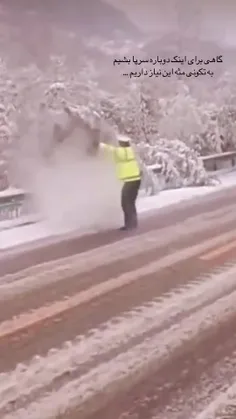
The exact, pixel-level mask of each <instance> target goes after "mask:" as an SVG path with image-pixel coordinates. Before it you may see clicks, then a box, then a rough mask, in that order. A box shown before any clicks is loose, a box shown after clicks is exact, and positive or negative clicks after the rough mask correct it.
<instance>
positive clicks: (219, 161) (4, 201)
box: [0, 151, 236, 221]
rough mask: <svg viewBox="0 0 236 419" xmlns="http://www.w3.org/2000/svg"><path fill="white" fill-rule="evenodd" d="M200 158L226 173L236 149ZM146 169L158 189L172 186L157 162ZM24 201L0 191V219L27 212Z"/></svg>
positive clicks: (150, 191) (152, 189)
mask: <svg viewBox="0 0 236 419" xmlns="http://www.w3.org/2000/svg"><path fill="white" fill-rule="evenodd" d="M200 159H201V160H202V162H203V165H204V167H205V169H206V171H207V172H209V174H213V175H214V174H215V175H217V174H220V173H228V172H230V171H231V170H233V169H234V168H235V169H236V151H228V152H225V153H219V154H212V155H209V156H202V157H200ZM147 170H149V171H151V172H152V173H154V174H156V175H158V178H159V184H160V190H163V189H172V188H173V185H171V184H170V183H168V181H166V179H165V178H164V176H163V175H162V174H161V166H160V165H159V164H154V165H151V166H148V168H147ZM151 183H152V182H151ZM151 183H148V182H145V181H144V183H143V190H144V191H145V193H146V194H147V195H154V194H155V193H156V185H154V183H153V184H151ZM25 201H26V193H24V192H23V191H22V192H20V193H18V194H16V193H14V194H13V195H7V194H4V196H1V193H0V221H5V220H12V219H16V218H18V217H21V216H23V215H25V214H27V213H28V211H27V210H26V207H25V205H24V204H25Z"/></svg>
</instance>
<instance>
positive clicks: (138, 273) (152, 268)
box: [0, 231, 236, 340]
mask: <svg viewBox="0 0 236 419" xmlns="http://www.w3.org/2000/svg"><path fill="white" fill-rule="evenodd" d="M235 236H236V231H231V232H230V233H225V234H222V235H220V236H217V237H215V238H213V239H209V240H206V241H204V242H203V243H201V244H197V245H194V246H191V247H189V248H184V249H183V250H180V251H178V252H175V253H172V254H170V255H168V256H165V257H163V258H161V259H160V260H158V261H157V262H152V263H149V264H147V265H144V266H143V267H141V268H138V269H136V270H133V271H130V272H128V273H127V274H126V273H125V274H122V275H120V276H118V277H117V278H112V279H110V280H108V281H106V282H102V283H99V284H98V285H95V286H93V287H91V288H88V289H87V290H85V291H82V292H79V293H78V294H75V295H73V296H72V297H70V298H66V299H64V300H61V301H56V302H54V303H52V304H50V305H46V306H42V307H40V308H38V309H35V310H31V311H30V312H27V313H23V314H20V315H19V316H15V317H14V318H13V319H11V320H6V321H4V322H2V323H0V340H1V339H2V338H5V337H10V336H11V335H13V334H16V333H19V332H20V331H23V330H24V329H27V328H30V327H31V326H35V325H37V324H40V323H42V322H43V321H45V320H48V319H50V320H52V319H53V318H54V317H56V316H58V315H60V314H62V313H64V312H66V311H69V310H72V309H73V308H75V307H78V306H79V305H82V304H85V303H88V302H90V301H92V300H94V299H96V298H99V297H101V296H102V295H104V294H107V293H109V292H112V291H115V290H117V289H119V288H122V287H124V286H127V285H130V284H132V283H134V282H135V281H137V280H138V279H140V278H142V277H145V276H147V275H151V274H155V273H157V272H159V271H161V270H162V269H164V268H168V267H170V266H172V265H174V264H175V263H179V262H183V261H184V260H187V259H189V258H191V257H193V256H196V255H198V254H200V253H202V252H204V251H206V250H208V249H210V248H212V247H214V246H217V245H219V244H221V243H224V242H225V240H230V238H232V237H235ZM3 295H4V293H3ZM3 295H2V297H3Z"/></svg>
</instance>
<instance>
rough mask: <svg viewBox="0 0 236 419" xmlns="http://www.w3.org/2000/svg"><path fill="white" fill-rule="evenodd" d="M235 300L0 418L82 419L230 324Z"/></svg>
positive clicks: (214, 305)
mask: <svg viewBox="0 0 236 419" xmlns="http://www.w3.org/2000/svg"><path fill="white" fill-rule="evenodd" d="M235 299H236V291H234V292H232V293H230V294H229V295H226V296H224V297H222V298H220V299H218V300H217V301H215V302H214V303H212V304H210V305H207V306H206V307H205V308H203V309H201V310H199V311H197V312H195V313H193V314H191V315H190V316H189V317H187V318H185V319H183V320H181V321H180V322H179V324H174V325H173V326H171V327H169V328H168V329H167V330H164V331H162V332H160V333H157V334H155V335H154V336H151V337H149V338H146V339H145V340H144V341H143V342H142V343H140V344H138V345H136V346H134V347H133V348H131V349H129V350H127V351H126V352H124V353H120V354H119V355H117V356H116V357H115V358H112V359H111V360H109V361H107V362H104V363H101V364H99V365H98V366H96V367H94V368H92V369H91V370H90V371H89V372H88V373H87V374H85V375H83V376H81V377H79V378H77V379H74V380H73V381H70V382H69V383H67V384H65V385H63V386H62V387H61V388H60V389H58V390H57V391H52V392H51V393H49V394H45V395H43V396H42V397H41V398H39V399H38V400H36V401H34V402H32V403H31V404H29V405H28V406H26V407H25V408H23V409H17V408H16V410H15V411H14V412H13V411H11V413H9V414H5V415H3V414H2V419H41V418H42V417H43V418H44V419H50V418H55V416H56V415H57V414H59V413H60V414H61V413H66V412H67V410H68V408H70V409H71V408H77V409H78V417H80V418H81V419H82V418H83V417H84V415H85V413H86V414H87V413H88V411H90V412H92V411H94V410H95V409H97V408H98V407H101V406H102V405H103V404H104V403H106V402H107V401H108V400H109V399H110V398H111V397H113V396H114V393H116V392H118V391H119V389H120V388H121V386H122V389H123V390H124V388H126V389H127V390H128V389H129V388H130V386H132V385H134V384H135V382H137V380H140V379H141V378H142V377H144V376H146V375H147V374H148V373H149V372H150V371H152V372H153V371H154V370H158V369H159V368H160V367H161V366H162V365H163V364H164V363H166V362H167V361H168V360H169V359H170V358H171V356H172V355H173V354H174V352H175V351H177V350H179V349H181V347H183V345H185V344H186V343H187V342H189V341H191V340H193V339H196V338H198V339H199V338H201V336H202V335H203V334H204V333H207V332H208V331H209V330H211V329H212V328H213V327H219V325H220V324H222V323H223V322H226V321H229V320H230V318H231V317H232V316H233V315H235V312H236V308H235ZM207 419H209V417H208V418H207ZM214 419H215V418H214Z"/></svg>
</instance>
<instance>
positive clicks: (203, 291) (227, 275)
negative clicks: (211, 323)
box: [0, 265, 236, 419]
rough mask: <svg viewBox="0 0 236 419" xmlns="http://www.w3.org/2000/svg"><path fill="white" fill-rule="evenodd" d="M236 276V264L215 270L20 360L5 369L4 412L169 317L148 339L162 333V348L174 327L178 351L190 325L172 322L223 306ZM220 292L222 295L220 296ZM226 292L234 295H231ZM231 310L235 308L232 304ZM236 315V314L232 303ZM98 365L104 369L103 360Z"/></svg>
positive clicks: (0, 378)
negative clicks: (38, 354) (27, 360)
mask: <svg viewBox="0 0 236 419" xmlns="http://www.w3.org/2000/svg"><path fill="white" fill-rule="evenodd" d="M235 276H236V266H235V265H234V266H232V267H230V268H228V269H227V270H223V271H222V273H218V274H215V275H213V276H212V277H210V278H209V279H208V280H205V281H202V280H201V281H198V282H196V283H193V284H190V285H189V286H187V287H183V288H182V289H177V290H176V291H174V292H172V293H170V295H169V296H168V297H166V298H163V299H162V300H160V301H154V302H152V303H150V304H148V305H146V306H143V307H138V308H137V309H136V310H132V311H131V312H130V313H126V314H125V313H124V316H122V317H118V318H114V319H112V320H111V321H110V322H108V323H107V324H106V325H102V327H101V329H100V330H99V329H97V330H95V331H94V332H92V331H90V334H89V336H86V335H85V336H80V337H78V338H77V339H76V340H75V342H70V343H68V344H66V345H65V347H64V348H62V349H61V350H57V351H56V350H55V349H54V350H52V351H49V354H48V356H47V357H46V358H37V357H36V358H35V359H33V360H32V362H31V363H30V364H28V365H26V366H23V365H20V366H18V367H17V368H16V369H15V370H14V371H13V372H11V373H5V374H2V375H0V412H3V410H1V409H4V408H6V405H7V404H9V403H11V402H12V401H13V400H14V403H16V401H17V400H18V399H19V400H21V399H22V398H23V399H24V397H26V396H28V395H29V394H30V393H32V392H34V391H35V390H37V389H40V388H41V389H42V388H43V389H44V390H45V391H46V390H47V388H46V387H47V385H49V384H50V383H52V381H53V380H55V378H57V377H60V376H61V375H63V373H64V372H65V371H70V372H71V371H73V370H77V369H78V368H79V367H80V365H82V364H85V363H87V362H89V361H91V360H93V359H94V358H96V357H97V354H98V353H99V355H102V354H105V353H108V352H109V351H111V350H113V349H115V348H117V347H123V346H124V345H125V344H127V343H128V342H129V341H131V340H132V339H133V338H135V337H136V338H137V337H138V336H139V337H142V335H144V334H145V333H147V332H150V331H151V330H152V329H154V330H156V329H158V328H160V327H161V326H163V325H164V324H165V323H169V329H167V330H165V331H162V332H159V334H157V335H156V337H155V336H154V338H152V337H151V338H150V339H147V340H146V341H147V342H151V341H152V340H153V339H154V340H155V339H158V340H159V342H162V345H163V348H162V351H165V346H166V345H167V344H168V340H170V337H171V336H172V333H173V338H174V340H173V341H171V342H172V346H173V347H172V348H171V347H170V349H169V351H170V352H171V350H172V351H173V350H174V349H176V348H175V346H176V345H177V347H178V345H179V343H178V339H177V338H176V337H178V333H179V340H182V339H183V343H184V339H185V340H186V330H185V329H184V327H183V329H182V328H181V327H180V328H179V325H178V324H175V325H173V326H170V322H173V321H174V320H175V317H176V316H177V315H178V314H181V315H182V316H186V315H188V314H190V317H189V319H191V318H194V316H195V317H196V321H198V316H199V318H200V319H202V315H203V314H202V312H205V311H206V310H208V309H209V310H210V309H211V307H215V306H216V305H217V306H219V307H221V306H220V305H219V301H221V300H222V295H225V294H227V293H229V292H231V291H232V290H234V289H235V288H236V284H235ZM233 295H234V296H235V295H236V291H235V292H233ZM220 297H221V299H220V300H217V301H214V300H216V299H219V298H220ZM224 298H227V299H229V301H231V295H229V296H228V297H224ZM224 298H223V299H224ZM227 301H228V300H227ZM204 304H207V307H205V308H203V309H202V312H201V311H199V309H200V308H201V307H203V305H204ZM208 306H209V308H208ZM224 307H225V306H224ZM193 310H197V313H196V314H191V311H193ZM213 312H215V310H213ZM226 314H229V313H228V312H227V310H226ZM230 315H232V308H231V311H230ZM211 318H212V317H211ZM178 321H179V320H178ZM186 322H187V324H188V320H181V322H180V325H181V324H183V326H185V323H186ZM166 326H167V325H166ZM177 332H178V333H177ZM164 336H165V337H167V338H166V341H165V340H163V337H164ZM140 345H141V347H142V345H144V346H145V343H144V344H143V343H141V344H140ZM140 345H137V346H136V348H138V347H140ZM169 345H170V343H169ZM159 346H160V343H159ZM130 351H132V349H131V350H130ZM130 351H128V353H129V352H130ZM134 351H135V349H134ZM144 353H145V352H144ZM149 353H150V352H149ZM151 354H152V351H151ZM160 354H161V352H160ZM163 354H164V352H163ZM163 354H162V356H163ZM119 356H122V355H119ZM119 356H118V359H119ZM160 358H161V357H160ZM115 359H117V357H116V358H115ZM135 359H136V358H135ZM113 361H115V360H114V359H111V362H113ZM146 361H147V360H146ZM109 362H110V361H108V363H109ZM159 362H160V359H159ZM97 368H98V369H99V366H98V367H97ZM95 369H96V368H95ZM89 374H90V373H88V375H89ZM81 379H82V378H81ZM77 381H78V380H77ZM59 391H60V390H59ZM4 406H5V407H4ZM67 407H68V406H67ZM40 409H41V408H40ZM22 417H23V416H22ZM26 417H27V416H26ZM47 417H48V416H47ZM49 417H50V416H49ZM33 418H34V417H33V416H32V419H33ZM45 419H46V417H45Z"/></svg>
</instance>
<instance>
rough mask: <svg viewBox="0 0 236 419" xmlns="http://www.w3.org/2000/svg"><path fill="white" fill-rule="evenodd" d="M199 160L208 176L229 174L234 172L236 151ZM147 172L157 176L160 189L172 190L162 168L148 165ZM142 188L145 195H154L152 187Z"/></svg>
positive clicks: (149, 185) (157, 165) (156, 165)
mask: <svg viewBox="0 0 236 419" xmlns="http://www.w3.org/2000/svg"><path fill="white" fill-rule="evenodd" d="M200 159H201V160H202V162H203V166H204V168H205V170H206V171H207V172H208V173H209V175H217V174H223V173H229V172H230V171H231V170H234V168H235V169H236V151H227V152H225V153H219V154H211V155H209V156H201V157H200ZM148 170H151V171H152V172H153V173H155V174H156V175H157V176H158V178H159V182H160V189H162V190H163V189H173V187H174V186H173V185H172V184H171V182H168V180H166V179H165V177H164V175H162V173H161V170H162V167H161V165H160V164H153V165H150V166H148ZM143 187H144V189H145V192H146V194H147V195H155V190H154V187H153V185H151V184H147V185H145V184H144V185H143Z"/></svg>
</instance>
